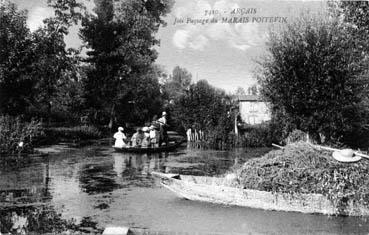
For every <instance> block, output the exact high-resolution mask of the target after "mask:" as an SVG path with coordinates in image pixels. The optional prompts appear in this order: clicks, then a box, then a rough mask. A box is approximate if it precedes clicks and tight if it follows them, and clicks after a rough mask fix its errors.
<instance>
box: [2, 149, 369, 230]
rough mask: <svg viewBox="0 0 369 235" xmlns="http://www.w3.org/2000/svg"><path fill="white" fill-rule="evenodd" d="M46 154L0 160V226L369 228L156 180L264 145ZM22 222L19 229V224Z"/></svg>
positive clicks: (208, 171)
mask: <svg viewBox="0 0 369 235" xmlns="http://www.w3.org/2000/svg"><path fill="white" fill-rule="evenodd" d="M42 150H43V151H46V152H49V153H50V154H49V155H48V157H33V158H29V159H25V160H20V159H8V160H6V159H5V160H4V159H2V160H1V169H0V232H1V233H8V232H12V233H13V234H16V233H17V232H18V233H19V234H21V233H23V234H25V233H27V234H31V233H34V234H42V233H43V234H48V233H60V232H65V231H69V230H71V231H72V230H78V231H82V232H83V233H90V234H95V233H101V231H102V230H103V229H104V228H105V227H107V226H129V227H131V228H133V230H134V231H137V232H141V233H144V234H167V235H169V234H368V233H369V224H368V222H367V220H366V219H363V218H353V217H336V216H333V217H329V216H323V215H311V214H302V213H285V212H276V211H264V210H257V209H251V208H240V207H229V206H223V205H215V204H208V203H201V202H193V201H189V200H185V199H181V198H178V197H176V195H174V194H173V193H172V192H170V191H168V190H166V189H165V188H163V187H161V186H160V183H159V181H158V180H157V179H155V178H154V177H152V176H151V175H150V172H151V171H161V172H167V173H181V174H192V175H220V174H224V173H226V172H227V171H228V170H229V169H230V168H231V167H233V166H234V165H235V164H242V163H243V162H245V161H247V160H248V159H250V158H253V157H258V156H260V155H262V154H263V153H265V152H267V151H269V149H236V150H232V151H219V150H209V149H203V148H200V147H199V146H183V147H181V148H180V149H178V150H177V151H176V152H172V153H161V154H150V155H148V154H131V153H116V152H114V150H113V149H112V148H110V147H108V145H106V146H87V147H83V148H69V147H67V146H63V145H56V146H51V147H49V148H44V149H42ZM22 228H23V230H22Z"/></svg>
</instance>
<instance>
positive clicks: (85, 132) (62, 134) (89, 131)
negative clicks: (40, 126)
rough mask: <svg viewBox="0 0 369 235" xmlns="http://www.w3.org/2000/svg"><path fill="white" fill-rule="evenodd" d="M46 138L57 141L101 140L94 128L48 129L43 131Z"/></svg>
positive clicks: (99, 133) (99, 134)
mask: <svg viewBox="0 0 369 235" xmlns="http://www.w3.org/2000/svg"><path fill="white" fill-rule="evenodd" d="M45 134H46V136H48V138H52V139H55V140H58V141H61V140H63V141H80V140H90V139H98V138H101V136H102V134H101V132H100V131H99V130H98V129H97V128H96V127H94V126H74V127H50V128H47V129H45Z"/></svg>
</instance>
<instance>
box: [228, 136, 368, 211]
mask: <svg viewBox="0 0 369 235" xmlns="http://www.w3.org/2000/svg"><path fill="white" fill-rule="evenodd" d="M331 154H332V152H328V151H320V150H316V149H314V148H312V147H311V146H310V145H308V144H306V143H304V142H297V143H294V144H290V145H288V146H286V148H285V149H283V150H275V151H271V152H269V153H267V154H266V155H264V156H263V157H261V158H255V159H251V160H249V161H247V162H246V163H245V164H243V165H242V166H241V167H240V168H239V169H237V170H235V171H236V175H237V178H238V180H239V183H240V184H241V185H242V186H243V187H244V188H248V189H256V190H262V191H271V192H284V193H291V194H296V193H319V194H323V195H326V196H327V197H328V198H329V199H331V200H332V202H333V203H334V204H335V206H337V208H338V209H339V208H341V207H344V206H345V205H346V203H347V202H348V201H349V200H354V201H357V202H363V203H364V204H365V205H368V204H369V178H368V177H367V171H368V168H369V161H366V160H362V161H359V162H357V163H340V162H338V161H336V160H334V159H333V158H332V156H331Z"/></svg>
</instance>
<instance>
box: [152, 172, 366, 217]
mask: <svg viewBox="0 0 369 235" xmlns="http://www.w3.org/2000/svg"><path fill="white" fill-rule="evenodd" d="M152 175H154V176H157V177H160V178H161V184H162V185H163V186H164V187H165V188H167V189H169V190H170V191H172V192H174V193H175V194H177V195H178V196H180V197H182V198H186V199H189V200H194V201H203V202H210V203H219V204H223V205H229V206H231V205H232V206H242V207H250V208H257V209H264V210H277V211H291V212H302V213H320V214H326V215H350V216H368V215H369V209H368V207H367V206H365V205H364V204H360V203H359V202H354V201H348V202H347V204H345V206H344V207H343V206H340V207H339V208H337V207H336V206H335V205H334V204H333V202H332V201H331V200H329V199H328V198H327V197H326V196H324V195H322V194H289V193H273V192H267V191H259V190H252V189H243V188H240V187H239V186H237V183H236V182H235V180H234V179H233V180H232V179H226V178H217V177H205V176H191V175H178V174H164V173H159V172H152Z"/></svg>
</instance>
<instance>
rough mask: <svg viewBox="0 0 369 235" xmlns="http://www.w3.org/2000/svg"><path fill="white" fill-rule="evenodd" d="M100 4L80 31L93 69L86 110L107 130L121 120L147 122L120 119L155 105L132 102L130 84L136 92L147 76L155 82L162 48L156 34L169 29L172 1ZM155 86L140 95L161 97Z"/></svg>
mask: <svg viewBox="0 0 369 235" xmlns="http://www.w3.org/2000/svg"><path fill="white" fill-rule="evenodd" d="M96 3H97V4H96V5H97V7H96V9H95V12H96V15H86V16H85V17H84V19H83V22H82V26H83V28H82V29H81V37H82V39H83V40H84V41H85V42H86V44H87V46H88V47H89V48H90V49H91V50H90V51H89V52H88V58H87V62H89V63H90V64H91V65H92V67H91V70H90V71H89V72H88V74H87V80H86V81H85V90H86V100H87V106H89V107H91V111H92V113H93V116H94V119H95V120H96V121H100V122H107V121H109V126H112V124H113V121H114V120H116V119H117V118H118V119H119V120H121V121H134V120H135V121H140V120H142V119H145V118H148V117H140V119H139V120H138V119H135V118H133V117H131V118H132V119H131V120H122V119H125V118H126V116H125V115H124V113H125V112H131V113H137V112H138V111H139V109H137V107H140V106H149V107H150V105H151V104H150V102H151V99H142V98H140V97H136V98H135V99H134V97H135V95H134V94H133V91H132V90H131V89H130V88H131V87H132V84H136V85H135V86H134V87H137V86H141V85H139V84H137V83H140V84H142V85H144V84H145V83H146V84H147V82H148V80H147V79H148V78H149V77H150V78H152V79H151V80H150V82H149V83H152V84H153V83H157V79H156V78H153V77H152V76H153V75H154V74H155V73H153V72H152V71H153V66H152V65H153V62H154V61H155V59H156V58H157V52H156V50H155V49H154V46H155V45H158V43H159V41H158V40H157V39H156V38H155V33H156V32H157V31H158V29H159V27H160V26H161V25H165V22H164V21H163V19H162V17H163V16H164V15H165V14H166V13H168V11H169V9H170V6H171V2H170V1H169V0H164V1H162V0H153V1H139V0H129V1H119V2H117V1H114V2H113V1H112V0H99V1H97V2H96ZM154 87H155V89H157V91H146V92H143V93H140V94H141V95H144V96H145V95H146V94H148V93H150V94H152V93H157V92H158V91H159V87H158V86H157V85H153V86H151V88H154ZM156 87H157V88H156ZM148 97H149V96H148ZM142 102H148V103H146V104H142ZM118 107H121V108H125V109H124V110H121V109H118ZM128 107H130V108H128ZM132 110H133V111H132ZM101 111H102V112H101ZM147 115H149V113H147ZM144 116H146V115H144Z"/></svg>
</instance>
